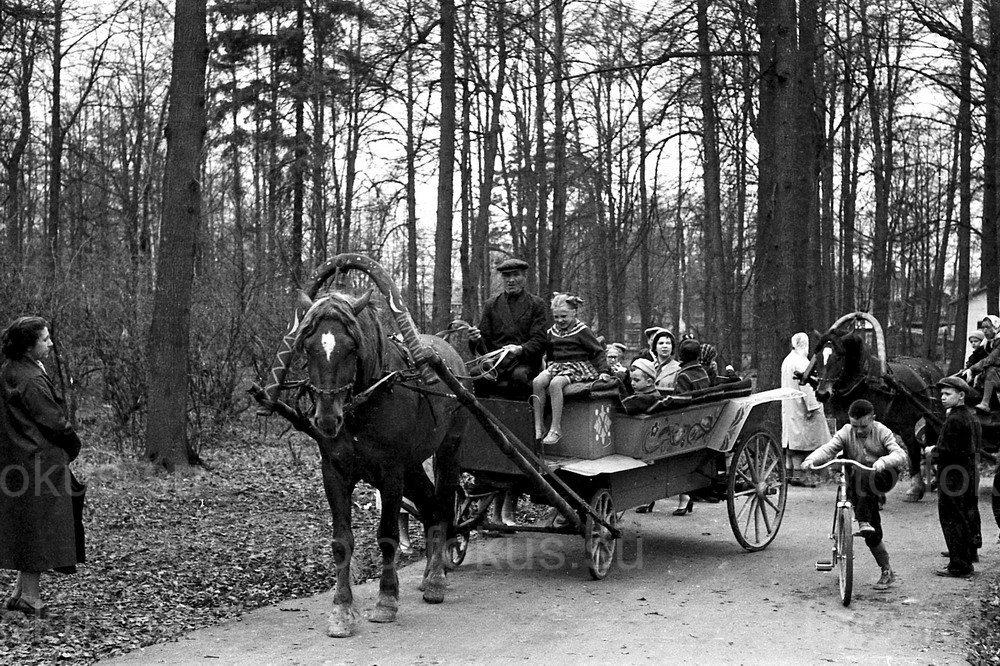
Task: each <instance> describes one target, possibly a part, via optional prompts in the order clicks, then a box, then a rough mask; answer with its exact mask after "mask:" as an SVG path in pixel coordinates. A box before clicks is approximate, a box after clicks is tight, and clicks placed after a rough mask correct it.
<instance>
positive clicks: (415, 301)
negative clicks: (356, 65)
mask: <svg viewBox="0 0 1000 666" xmlns="http://www.w3.org/2000/svg"><path fill="white" fill-rule="evenodd" d="M406 13H407V16H412V15H413V3H412V1H410V0H408V2H407V3H406ZM412 23H413V22H412V21H409V20H408V21H406V43H408V44H409V43H410V42H411V41H412V40H413V29H412V27H411V26H412ZM414 68H415V63H414V61H413V49H407V50H406V271H407V273H406V275H407V279H406V283H407V286H408V287H409V288H408V289H407V290H406V299H407V307H408V308H409V309H410V313H411V314H412V315H413V318H414V319H415V320H416V323H417V326H419V327H421V328H422V327H423V324H424V312H423V310H422V308H421V307H420V298H419V294H420V291H421V289H420V285H418V284H417V249H418V248H417V137H416V118H415V117H414V113H413V109H414V108H416V105H417V84H416V76H415V73H414Z"/></svg>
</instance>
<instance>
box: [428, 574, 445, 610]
mask: <svg viewBox="0 0 1000 666" xmlns="http://www.w3.org/2000/svg"><path fill="white" fill-rule="evenodd" d="M445 587H446V586H445V584H444V580H443V579H442V580H425V581H424V601H426V602H427V603H429V604H439V603H441V602H443V601H444V591H445Z"/></svg>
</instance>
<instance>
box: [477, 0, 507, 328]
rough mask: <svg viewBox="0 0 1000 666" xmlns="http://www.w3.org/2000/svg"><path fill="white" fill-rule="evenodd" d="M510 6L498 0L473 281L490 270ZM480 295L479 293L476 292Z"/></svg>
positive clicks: (478, 280)
mask: <svg viewBox="0 0 1000 666" xmlns="http://www.w3.org/2000/svg"><path fill="white" fill-rule="evenodd" d="M506 11H507V5H506V3H505V2H504V0H497V6H496V28H497V85H496V88H494V89H493V92H492V94H491V96H490V97H491V100H490V124H489V127H488V128H487V130H486V136H485V145H484V146H483V168H482V174H481V180H480V182H479V208H478V209H477V211H476V219H475V222H474V223H473V225H472V250H473V254H472V257H471V258H470V261H469V272H470V276H471V278H472V281H473V282H474V283H477V284H478V283H479V282H480V281H481V279H482V277H483V275H484V274H485V273H486V272H487V270H488V269H487V262H488V257H489V244H488V240H489V235H490V207H491V205H492V203H493V178H494V176H495V174H496V158H497V145H498V144H499V141H500V111H501V105H502V103H503V90H504V86H505V85H506V83H505V81H506V78H507V36H506V34H507V26H506V24H505V21H504V13H505V12H506ZM477 296H478V294H477ZM473 310H474V311H476V312H478V311H479V299H478V298H477V299H476V302H475V303H474V307H473Z"/></svg>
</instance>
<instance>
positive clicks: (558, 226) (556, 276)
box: [545, 0, 567, 294]
mask: <svg viewBox="0 0 1000 666" xmlns="http://www.w3.org/2000/svg"><path fill="white" fill-rule="evenodd" d="M563 8H564V0H553V3H552V11H553V14H554V17H555V32H554V35H553V40H554V43H553V47H552V51H553V53H552V78H553V79H555V82H554V88H555V92H554V93H553V95H554V105H553V112H552V113H553V135H552V235H551V237H550V240H549V274H548V281H547V284H548V288H547V289H546V290H545V291H546V293H549V294H551V293H552V292H555V291H562V287H563V285H562V283H563V251H564V248H563V233H564V231H565V230H564V227H565V225H566V184H567V178H566V127H565V124H564V120H563V115H564V112H565V107H566V92H565V87H564V86H565V82H564V81H563V78H564V77H565V75H566V54H565V50H564V44H563V41H564V30H563Z"/></svg>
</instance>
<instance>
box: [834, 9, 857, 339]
mask: <svg viewBox="0 0 1000 666" xmlns="http://www.w3.org/2000/svg"><path fill="white" fill-rule="evenodd" d="M844 23H845V26H844V29H845V32H846V39H848V40H851V39H852V30H851V12H845V13H844ZM853 109H854V66H853V63H852V61H851V57H850V53H849V52H847V53H845V55H844V104H843V120H842V121H841V125H842V126H843V128H844V136H843V139H842V141H841V156H840V173H841V183H840V204H841V216H840V238H841V247H842V252H841V255H840V272H841V276H842V280H841V290H840V299H839V301H838V309H839V311H843V312H853V311H854V310H855V309H856V306H855V290H856V286H855V285H856V279H855V270H854V230H855V214H856V203H855V194H856V193H857V183H858V170H857V159H858V157H857V156H858V147H859V146H858V138H859V136H860V132H854V115H853ZM830 323H833V322H830Z"/></svg>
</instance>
